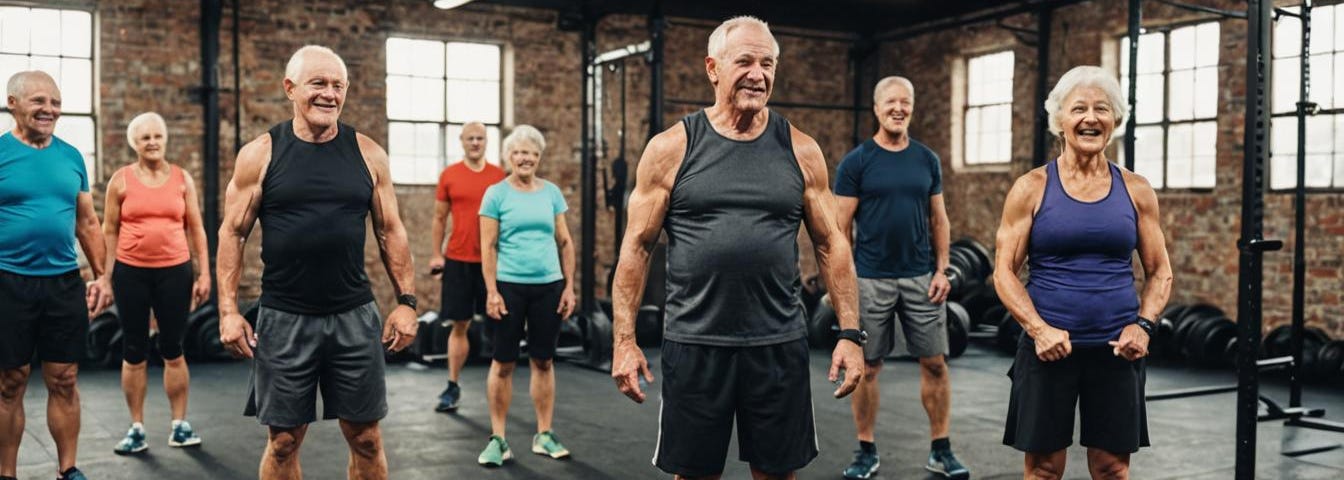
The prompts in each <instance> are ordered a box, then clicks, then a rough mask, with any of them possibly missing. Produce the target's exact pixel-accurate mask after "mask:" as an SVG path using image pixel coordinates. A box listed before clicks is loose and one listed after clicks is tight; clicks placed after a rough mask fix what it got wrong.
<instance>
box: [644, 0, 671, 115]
mask: <svg viewBox="0 0 1344 480" xmlns="http://www.w3.org/2000/svg"><path fill="white" fill-rule="evenodd" d="M662 4H663V2H661V1H659V2H654V3H653V14H652V15H651V16H650V17H649V41H650V43H651V45H650V46H649V54H648V55H649V138H650V139H652V138H653V136H654V135H657V134H658V133H659V132H662V131H663V30H666V29H667V18H664V17H663V6H662Z"/></svg>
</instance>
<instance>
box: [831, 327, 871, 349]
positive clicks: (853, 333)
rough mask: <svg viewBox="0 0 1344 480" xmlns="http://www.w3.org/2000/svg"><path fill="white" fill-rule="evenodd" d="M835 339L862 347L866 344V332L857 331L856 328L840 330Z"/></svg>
mask: <svg viewBox="0 0 1344 480" xmlns="http://www.w3.org/2000/svg"><path fill="white" fill-rule="evenodd" d="M836 338H838V339H840V340H849V341H851V342H854V343H857V344H859V346H860V347H862V346H863V345H864V344H866V343H868V332H865V331H863V330H859V329H857V328H850V329H846V330H841V331H840V333H839V334H837V335H836Z"/></svg>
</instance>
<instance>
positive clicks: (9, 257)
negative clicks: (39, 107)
mask: <svg viewBox="0 0 1344 480" xmlns="http://www.w3.org/2000/svg"><path fill="white" fill-rule="evenodd" d="M87 191H89V177H88V175H87V174H86V173H85V171H84V156H83V155H82V154H80V153H79V150H78V149H76V148H75V147H73V146H70V144H68V143H65V142H64V141H62V140H61V139H59V138H56V137H54V136H53V137H51V144H49V145H47V148H43V149H41V150H38V149H36V148H33V147H30V146H28V145H26V144H24V143H23V142H20V141H19V139H17V138H14V134H13V133H10V132H6V133H5V134H4V135H0V270H3V271H6V272H9V273H15V274H19V275H30V276H48V275H60V274H63V273H67V272H70V271H73V270H76V269H78V268H79V257H77V256H75V206H76V205H77V203H78V198H79V194H80V193H81V192H87Z"/></svg>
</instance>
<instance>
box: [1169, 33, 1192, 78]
mask: <svg viewBox="0 0 1344 480" xmlns="http://www.w3.org/2000/svg"><path fill="white" fill-rule="evenodd" d="M1194 66H1195V27H1181V28H1178V29H1175V30H1172V31H1171V69H1172V70H1179V69H1187V68H1194Z"/></svg>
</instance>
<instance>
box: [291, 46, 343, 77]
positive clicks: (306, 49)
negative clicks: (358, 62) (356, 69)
mask: <svg viewBox="0 0 1344 480" xmlns="http://www.w3.org/2000/svg"><path fill="white" fill-rule="evenodd" d="M315 53H316V54H325V55H331V56H332V57H333V58H335V59H336V61H337V62H339V63H340V64H341V74H342V75H345V78H346V80H349V79H350V70H349V69H347V68H346V67H345V59H343V58H341V56H340V55H337V54H336V52H334V51H332V50H331V49H330V48H327V47H324V46H321V45H304V46H303V47H300V48H299V49H298V50H296V51H294V54H293V55H290V56H289V63H287V64H285V78H287V79H289V81H291V82H295V83H298V81H299V74H300V73H301V72H303V62H304V59H305V58H306V57H307V56H308V55H310V54H315Z"/></svg>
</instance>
